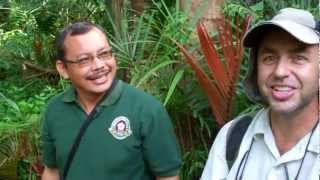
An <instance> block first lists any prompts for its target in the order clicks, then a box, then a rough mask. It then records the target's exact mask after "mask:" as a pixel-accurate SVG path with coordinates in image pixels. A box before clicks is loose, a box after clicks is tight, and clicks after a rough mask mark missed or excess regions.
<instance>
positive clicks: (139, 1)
mask: <svg viewBox="0 0 320 180" xmlns="http://www.w3.org/2000/svg"><path fill="white" fill-rule="evenodd" d="M146 1H147V0H131V7H132V9H133V11H134V14H136V15H141V14H142V12H143V10H144V8H145V4H146Z"/></svg>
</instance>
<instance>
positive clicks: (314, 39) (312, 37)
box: [243, 20, 320, 47]
mask: <svg viewBox="0 0 320 180" xmlns="http://www.w3.org/2000/svg"><path fill="white" fill-rule="evenodd" d="M274 27H278V28H280V29H283V30H284V31H286V32H288V33H290V34H291V35H292V36H293V37H295V38H296V39H297V40H299V41H301V42H303V43H306V44H318V43H319V37H320V36H319V33H318V32H316V31H315V30H314V29H312V28H309V27H306V26H303V25H301V24H297V23H295V22H292V21H286V20H281V21H279V20H272V21H266V22H264V23H261V24H259V25H257V26H255V27H253V28H251V29H250V30H249V31H248V32H246V34H245V35H244V38H243V45H244V46H245V47H254V46H256V45H257V43H259V41H260V39H261V37H262V35H263V34H264V33H265V31H268V30H270V29H271V28H274Z"/></svg>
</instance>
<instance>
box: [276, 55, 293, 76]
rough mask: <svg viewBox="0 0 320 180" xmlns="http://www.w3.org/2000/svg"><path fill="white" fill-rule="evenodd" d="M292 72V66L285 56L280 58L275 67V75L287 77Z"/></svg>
mask: <svg viewBox="0 0 320 180" xmlns="http://www.w3.org/2000/svg"><path fill="white" fill-rule="evenodd" d="M289 72H290V66H289V65H288V63H287V59H285V57H282V58H281V59H279V61H278V63H277V64H276V66H275V69H274V72H273V73H274V75H275V76H276V77H279V78H283V77H287V76H288V75H289Z"/></svg>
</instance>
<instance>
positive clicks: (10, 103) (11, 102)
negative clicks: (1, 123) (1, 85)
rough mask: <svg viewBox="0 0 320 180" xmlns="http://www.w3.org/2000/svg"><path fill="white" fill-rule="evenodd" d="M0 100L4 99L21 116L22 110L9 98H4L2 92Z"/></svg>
mask: <svg viewBox="0 0 320 180" xmlns="http://www.w3.org/2000/svg"><path fill="white" fill-rule="evenodd" d="M0 98H1V99H3V100H4V101H5V102H6V103H7V104H8V105H9V106H10V107H12V108H13V109H14V110H15V111H16V112H18V113H19V114H21V111H20V108H19V106H18V105H17V104H16V103H15V102H14V101H12V100H11V99H9V98H7V97H6V96H4V95H3V94H2V93H1V92H0Z"/></svg>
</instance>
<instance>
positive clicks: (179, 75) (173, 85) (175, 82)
mask: <svg viewBox="0 0 320 180" xmlns="http://www.w3.org/2000/svg"><path fill="white" fill-rule="evenodd" d="M183 73H184V70H183V69H181V70H179V71H178V73H177V74H176V75H175V76H174V78H173V80H172V82H171V85H170V88H169V90H168V93H167V96H166V99H165V101H164V105H165V106H166V105H167V103H168V102H169V100H170V98H171V96H172V94H173V92H174V90H175V89H176V87H177V85H178V83H179V82H180V80H181V78H182V77H183Z"/></svg>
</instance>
